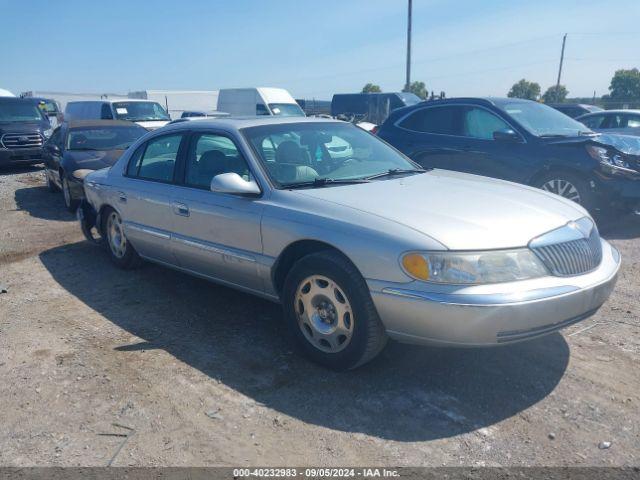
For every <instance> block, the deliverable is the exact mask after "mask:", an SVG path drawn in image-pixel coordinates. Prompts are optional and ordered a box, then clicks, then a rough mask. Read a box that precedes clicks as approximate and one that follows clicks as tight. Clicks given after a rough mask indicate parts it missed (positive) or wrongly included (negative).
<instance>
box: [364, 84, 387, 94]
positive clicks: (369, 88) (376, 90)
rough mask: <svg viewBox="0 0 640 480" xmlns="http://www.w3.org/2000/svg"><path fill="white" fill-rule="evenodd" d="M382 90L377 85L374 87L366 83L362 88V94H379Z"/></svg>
mask: <svg viewBox="0 0 640 480" xmlns="http://www.w3.org/2000/svg"><path fill="white" fill-rule="evenodd" d="M380 92H382V89H381V88H380V86H379V85H375V84H373V83H367V84H366V85H365V86H364V87H362V93H380Z"/></svg>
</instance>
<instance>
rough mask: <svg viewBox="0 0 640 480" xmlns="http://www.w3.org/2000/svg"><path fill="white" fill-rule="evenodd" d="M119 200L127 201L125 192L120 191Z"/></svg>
mask: <svg viewBox="0 0 640 480" xmlns="http://www.w3.org/2000/svg"><path fill="white" fill-rule="evenodd" d="M118 200H119V201H120V202H121V203H127V196H126V195H125V193H124V192H118Z"/></svg>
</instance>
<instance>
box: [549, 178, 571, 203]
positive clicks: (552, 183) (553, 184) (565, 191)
mask: <svg viewBox="0 0 640 480" xmlns="http://www.w3.org/2000/svg"><path fill="white" fill-rule="evenodd" d="M541 188H542V190H545V191H547V192H551V193H555V194H556V195H560V196H561V197H564V198H566V199H569V200H573V201H574V202H576V203H580V200H581V198H580V192H578V189H577V188H576V186H575V185H574V184H573V183H571V182H569V181H568V180H565V179H563V178H552V179H551V180H548V181H547V182H545V183H544V184H543V185H542V187H541Z"/></svg>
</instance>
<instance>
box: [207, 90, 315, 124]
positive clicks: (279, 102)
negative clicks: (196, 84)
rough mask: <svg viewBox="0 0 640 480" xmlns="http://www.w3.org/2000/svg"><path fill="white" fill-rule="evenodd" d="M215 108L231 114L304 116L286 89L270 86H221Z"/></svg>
mask: <svg viewBox="0 0 640 480" xmlns="http://www.w3.org/2000/svg"><path fill="white" fill-rule="evenodd" d="M217 110H218V111H219V112H226V113H229V114H231V115H233V116H255V115H258V116H262V115H267V116H269V115H274V116H278V117H304V116H305V114H304V112H303V111H302V108H300V105H298V104H297V103H296V101H295V100H294V98H293V97H292V96H291V94H290V93H289V92H288V91H286V90H285V89H283V88H272V87H259V88H223V89H221V90H220V91H219V93H218V106H217Z"/></svg>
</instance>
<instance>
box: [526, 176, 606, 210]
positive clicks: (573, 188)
mask: <svg viewBox="0 0 640 480" xmlns="http://www.w3.org/2000/svg"><path fill="white" fill-rule="evenodd" d="M534 186H536V187H538V188H540V189H542V190H545V191H547V192H551V193H555V194H556V195H560V196H561V197H564V198H566V199H568V200H572V201H574V202H576V203H578V204H580V205H582V206H583V207H584V208H586V209H587V210H591V209H593V207H594V206H595V198H594V194H593V191H592V190H591V187H590V186H589V184H588V183H587V181H586V180H584V179H583V178H581V177H579V176H578V175H575V174H573V173H569V172H563V171H551V172H548V173H546V174H544V175H543V176H542V177H540V178H539V179H538V180H537V181H536V183H535V185H534Z"/></svg>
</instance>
